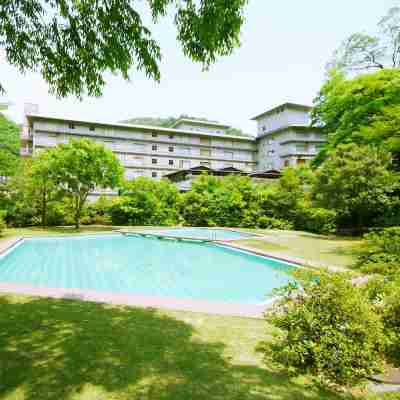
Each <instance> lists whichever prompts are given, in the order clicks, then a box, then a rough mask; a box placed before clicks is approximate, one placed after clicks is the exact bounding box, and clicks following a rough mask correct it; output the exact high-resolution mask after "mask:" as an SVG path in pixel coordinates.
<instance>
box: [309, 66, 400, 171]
mask: <svg viewBox="0 0 400 400" xmlns="http://www.w3.org/2000/svg"><path fill="white" fill-rule="evenodd" d="M399 107H400V70H399V69H387V70H383V71H379V72H376V73H374V74H366V75H360V76H357V77H356V78H353V79H346V78H345V77H344V76H343V75H342V74H338V73H336V72H333V73H332V74H331V76H330V79H329V80H328V81H327V82H325V84H324V85H323V86H322V88H321V90H320V92H319V94H318V96H317V98H316V99H315V100H314V108H313V110H312V123H313V125H316V126H320V127H321V129H322V132H323V133H324V134H325V135H327V137H328V144H327V146H325V147H324V148H323V149H322V150H321V152H320V153H319V154H318V156H317V157H316V159H315V160H314V161H313V164H314V165H320V164H321V162H322V161H323V160H324V159H325V158H326V157H327V155H328V154H329V153H330V152H331V151H332V150H333V149H334V148H336V147H337V146H339V145H340V144H343V143H357V144H371V145H376V146H379V147H383V148H386V149H387V150H389V151H392V152H394V153H397V152H399V151H400V147H399V136H400V128H399V125H398V124H397V123H396V121H398V118H399V117H398V110H399ZM395 158H396V157H395Z"/></svg>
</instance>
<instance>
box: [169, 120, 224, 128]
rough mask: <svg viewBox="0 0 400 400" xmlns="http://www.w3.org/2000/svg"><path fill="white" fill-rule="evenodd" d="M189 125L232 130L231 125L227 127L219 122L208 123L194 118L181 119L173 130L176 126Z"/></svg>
mask: <svg viewBox="0 0 400 400" xmlns="http://www.w3.org/2000/svg"><path fill="white" fill-rule="evenodd" d="M183 123H184V124H189V125H202V126H210V127H213V128H226V129H228V128H230V125H225V124H221V123H219V122H215V121H206V120H204V121H203V120H201V119H192V118H179V119H178V120H177V121H175V122H174V123H173V124H172V125H171V128H174V127H175V126H177V125H179V124H183Z"/></svg>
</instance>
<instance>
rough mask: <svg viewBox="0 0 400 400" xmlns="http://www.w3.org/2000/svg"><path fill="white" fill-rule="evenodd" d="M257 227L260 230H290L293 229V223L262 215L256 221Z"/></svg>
mask: <svg viewBox="0 0 400 400" xmlns="http://www.w3.org/2000/svg"><path fill="white" fill-rule="evenodd" d="M257 227H258V228H261V229H281V230H291V229H293V223H292V222H290V221H286V220H284V219H277V218H274V217H267V216H265V215H262V216H261V217H259V218H258V220H257Z"/></svg>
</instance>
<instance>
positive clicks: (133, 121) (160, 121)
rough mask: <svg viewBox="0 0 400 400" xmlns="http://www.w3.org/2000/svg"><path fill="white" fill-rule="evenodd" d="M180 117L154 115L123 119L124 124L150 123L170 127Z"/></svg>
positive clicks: (150, 124)
mask: <svg viewBox="0 0 400 400" xmlns="http://www.w3.org/2000/svg"><path fill="white" fill-rule="evenodd" d="M178 119H179V118H175V117H168V118H154V117H135V118H129V119H127V120H125V121H121V122H122V123H124V124H131V125H149V126H160V127H162V128H169V127H170V126H171V125H173V124H174V123H175V122H176V121H177V120H178Z"/></svg>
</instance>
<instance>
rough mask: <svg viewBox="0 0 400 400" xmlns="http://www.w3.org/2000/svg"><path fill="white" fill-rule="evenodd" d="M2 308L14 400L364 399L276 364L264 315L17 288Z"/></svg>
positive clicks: (0, 371) (1, 392)
mask: <svg viewBox="0 0 400 400" xmlns="http://www.w3.org/2000/svg"><path fill="white" fill-rule="evenodd" d="M0 310H1V311H0V326H1V329H0V398H1V399H4V400H22V399H24V400H37V399H44V400H50V399H57V400H67V399H68V400H93V399H95V400H103V399H107V400H127V399H129V400H136V399H137V400H139V399H140V400H143V399H151V400H187V399H192V400H197V399H198V400H204V399H208V400H222V399H237V400H261V399H265V400H267V399H268V400H293V399H296V400H334V399H337V400H339V399H343V400H344V399H349V400H350V399H355V398H356V397H355V396H353V395H351V394H343V393H342V394H338V393H333V392H330V391H328V390H324V389H322V388H320V387H318V386H316V385H313V384H312V383H311V382H310V381H309V380H307V379H305V378H289V377H288V376H287V375H285V374H284V373H282V372H279V371H274V370H272V369H269V368H266V367H265V366H264V365H263V364H262V362H261V355H260V354H258V353H257V352H256V351H255V350H254V348H255V347H256V345H257V343H258V342H259V341H260V340H268V339H269V338H270V336H269V333H271V329H270V328H268V327H266V325H265V323H264V322H263V321H261V320H255V319H246V318H235V317H219V316H211V315H205V314H196V313H189V312H161V311H157V310H154V309H141V308H130V307H117V306H109V305H104V304H98V303H90V302H83V301H79V300H54V299H45V298H35V297H28V296H14V295H8V296H0ZM268 332H269V333H268ZM360 396H361V397H358V398H364V399H365V398H368V399H371V400H372V399H378V397H368V396H367V395H366V394H365V393H363V394H362V393H360Z"/></svg>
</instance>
